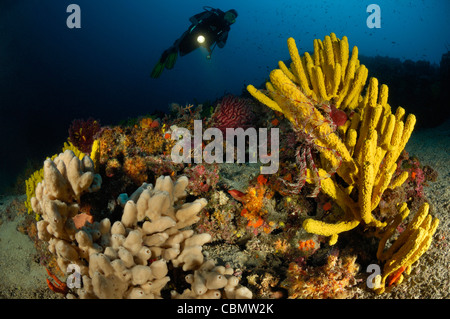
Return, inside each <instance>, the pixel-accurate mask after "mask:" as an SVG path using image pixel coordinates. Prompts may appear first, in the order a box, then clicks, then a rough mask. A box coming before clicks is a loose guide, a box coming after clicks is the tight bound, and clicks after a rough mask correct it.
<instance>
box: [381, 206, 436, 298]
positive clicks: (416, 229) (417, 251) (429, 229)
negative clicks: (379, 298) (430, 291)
mask: <svg viewBox="0 0 450 319" xmlns="http://www.w3.org/2000/svg"><path fill="white" fill-rule="evenodd" d="M429 208H430V206H429V204H428V203H424V204H423V205H422V206H421V207H420V209H419V211H418V212H417V213H416V214H415V216H414V218H413V219H412V220H411V221H410V222H409V223H408V226H407V227H406V229H405V230H404V231H403V232H402V233H401V234H400V236H399V237H398V238H397V240H396V241H395V242H394V243H393V244H392V245H391V246H390V247H389V248H388V249H387V250H385V249H384V248H385V245H386V243H387V241H388V240H389V238H390V237H391V236H392V235H393V233H394V231H395V228H396V227H397V226H398V225H399V224H400V222H401V221H402V220H403V219H404V218H406V216H407V215H408V213H409V210H408V208H407V206H406V203H404V204H403V205H402V206H401V207H400V209H399V215H397V216H396V217H395V220H394V221H393V223H392V225H390V226H389V227H387V229H386V231H385V234H384V235H383V237H382V239H381V240H380V243H379V246H378V252H377V258H378V259H379V260H380V261H382V262H384V267H383V275H382V277H381V282H380V286H379V287H378V288H377V289H376V292H377V293H382V292H384V291H385V289H386V285H387V286H388V287H389V286H391V285H393V284H398V283H400V282H401V281H402V280H403V272H404V273H405V274H409V273H410V272H411V268H412V265H413V264H414V263H415V262H416V261H417V260H419V258H420V257H421V256H422V255H423V254H424V253H425V252H426V251H427V250H428V248H429V247H430V245H431V241H432V239H433V235H434V233H435V232H436V229H437V227H438V225H439V219H437V218H434V219H433V217H432V216H431V215H429Z"/></svg>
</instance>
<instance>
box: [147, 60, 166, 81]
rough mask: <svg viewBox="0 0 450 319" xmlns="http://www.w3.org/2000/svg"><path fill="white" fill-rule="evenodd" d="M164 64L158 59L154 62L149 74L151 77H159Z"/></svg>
mask: <svg viewBox="0 0 450 319" xmlns="http://www.w3.org/2000/svg"><path fill="white" fill-rule="evenodd" d="M164 66H165V63H163V62H161V61H158V63H156V65H155V67H154V68H153V71H152V73H151V75H150V76H151V77H152V78H153V79H157V78H159V77H160V76H161V73H162V71H163V70H164Z"/></svg>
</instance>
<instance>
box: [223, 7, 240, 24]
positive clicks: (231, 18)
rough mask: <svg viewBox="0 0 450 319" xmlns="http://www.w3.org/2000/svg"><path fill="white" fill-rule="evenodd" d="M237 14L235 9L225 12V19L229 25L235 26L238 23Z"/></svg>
mask: <svg viewBox="0 0 450 319" xmlns="http://www.w3.org/2000/svg"><path fill="white" fill-rule="evenodd" d="M236 18H237V12H236V10H234V9H231V10H228V11H227V12H225V15H224V19H225V20H226V21H227V22H228V23H229V24H233V23H235V22H236Z"/></svg>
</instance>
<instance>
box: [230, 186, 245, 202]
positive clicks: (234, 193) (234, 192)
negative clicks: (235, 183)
mask: <svg viewBox="0 0 450 319" xmlns="http://www.w3.org/2000/svg"><path fill="white" fill-rule="evenodd" d="M228 193H229V194H230V195H231V196H233V198H234V199H235V200H238V201H240V202H241V201H242V200H243V197H244V196H245V193H243V192H241V191H238V190H237V189H232V190H229V191H228Z"/></svg>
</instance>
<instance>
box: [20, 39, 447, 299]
mask: <svg viewBox="0 0 450 319" xmlns="http://www.w3.org/2000/svg"><path fill="white" fill-rule="evenodd" d="M288 49H289V53H290V55H291V59H292V63H289V62H286V63H285V62H279V69H276V70H274V71H272V72H271V73H270V82H267V83H266V89H265V90H262V89H261V90H258V89H256V88H255V87H253V86H251V85H249V86H248V88H247V89H248V93H250V95H251V96H253V97H254V98H256V100H257V101H259V102H261V103H263V104H265V105H266V106H269V107H261V105H259V104H256V102H254V100H253V99H252V98H250V99H249V98H245V94H243V96H242V97H237V96H232V95H227V96H224V97H223V98H221V99H219V100H218V102H216V103H213V104H205V105H207V106H206V107H203V105H202V104H198V105H197V104H195V105H197V106H194V104H188V105H186V106H181V105H180V104H177V103H173V104H172V105H171V114H167V115H161V116H159V118H158V117H157V116H156V115H146V116H142V117H137V118H134V119H131V120H128V121H126V122H124V123H122V124H121V125H118V126H109V127H98V128H96V132H95V133H94V132H89V131H88V130H87V129H86V128H85V127H84V126H85V125H86V124H85V123H84V122H82V121H81V120H76V121H74V122H73V123H72V127H71V130H72V133H71V136H72V137H71V138H69V143H66V144H65V146H64V148H63V152H62V153H61V154H59V155H55V156H53V157H52V158H49V159H47V160H46V161H45V162H44V168H43V169H41V170H39V171H37V172H35V173H34V174H33V175H32V176H30V178H29V180H28V181H27V183H26V187H27V199H28V202H27V204H26V205H27V206H26V207H27V209H28V211H30V212H31V211H34V212H36V214H37V215H36V216H37V219H38V220H39V221H38V222H37V223H35V222H34V223H29V224H27V225H25V226H24V227H23V228H24V232H27V233H28V235H29V236H30V238H32V239H33V240H34V241H35V242H36V243H37V244H39V250H40V253H39V254H40V255H39V256H38V257H36V258H37V259H39V261H40V263H41V264H43V265H44V266H46V267H47V268H48V274H49V276H50V278H49V280H48V286H49V288H50V289H51V290H53V291H55V292H58V293H61V294H64V295H65V296H66V297H68V298H228V299H230V298H251V297H256V298H285V297H288V298H351V297H353V296H354V294H355V291H356V290H358V289H359V288H362V287H363V280H361V279H360V278H362V277H364V274H360V273H359V271H360V267H359V265H361V269H362V268H365V266H366V265H368V264H371V263H376V262H377V263H378V264H379V265H380V267H381V268H382V269H383V270H382V273H381V275H380V276H378V277H376V280H375V289H374V291H371V292H370V293H372V294H373V295H375V293H374V292H377V293H381V292H385V291H386V292H387V291H390V290H391V289H393V288H394V287H396V286H398V285H399V284H400V283H401V282H402V281H406V280H404V278H406V276H408V275H411V274H412V273H411V271H412V269H413V268H414V267H415V265H416V264H417V261H418V260H419V258H420V257H421V256H422V255H423V254H424V252H425V251H426V250H427V249H428V247H429V246H430V245H431V241H432V238H433V234H434V232H435V231H436V228H437V226H438V223H439V221H438V220H437V219H436V218H433V217H431V215H430V214H429V206H428V204H427V199H426V198H425V196H424V194H423V187H424V186H426V183H427V181H430V180H433V178H435V176H434V175H435V174H433V170H432V169H431V168H429V167H423V166H422V165H421V164H420V162H419V160H418V159H416V158H414V157H412V156H411V157H410V156H409V155H408V153H406V152H405V151H404V148H405V145H406V143H407V142H408V139H409V137H410V135H411V132H412V130H413V128H414V126H415V117H414V115H408V116H405V113H406V112H405V110H404V109H403V108H401V107H399V108H397V109H396V110H395V111H394V112H392V111H391V106H390V105H389V104H388V87H387V86H386V85H381V86H379V85H378V81H377V79H376V78H373V77H372V78H369V75H368V69H367V68H366V67H365V65H363V64H361V62H360V61H359V59H358V48H357V47H354V48H353V50H352V51H350V50H349V44H348V40H347V38H346V37H343V38H342V39H338V38H337V37H336V35H334V34H331V35H330V36H326V37H325V39H324V40H319V39H317V40H315V41H314V53H312V54H309V53H305V54H303V55H302V56H300V55H299V52H298V50H297V47H296V43H295V41H294V40H293V39H292V38H290V39H288ZM366 82H368V85H366ZM248 93H247V95H246V96H247V97H248ZM91 120H92V119H91ZM194 120H202V121H203V122H202V123H203V126H202V129H203V130H206V129H207V128H210V127H218V128H220V129H221V130H222V131H224V130H225V129H226V128H227V127H230V128H237V127H241V128H244V129H245V128H248V127H255V128H258V127H265V128H273V127H277V128H279V132H280V136H281V137H282V138H281V140H280V165H279V170H278V172H277V173H275V174H272V175H261V171H260V163H242V164H234V163H220V164H218V163H213V164H210V163H208V164H206V163H174V162H172V160H171V156H170V153H171V149H172V147H173V146H174V144H175V142H174V141H173V140H172V139H171V137H172V136H171V135H172V132H174V131H175V129H176V128H178V127H183V128H187V129H188V130H191V131H192V129H193V127H194ZM92 121H93V120H92ZM86 123H87V122H86ZM96 123H97V124H98V121H97V122H96ZM98 126H99V125H98ZM75 127H77V128H75ZM75 137H76V138H77V143H78V144H76V143H74V142H73V141H72V140H73V139H75ZM269 140H270V139H269ZM269 143H270V142H269ZM81 144H85V145H83V146H80V147H83V149H79V148H78V147H77V145H81ZM88 146H89V149H88ZM85 154H90V155H89V156H87V155H85ZM191 155H193V154H191ZM153 185H154V186H153ZM198 197H202V198H198ZM409 211H413V212H414V211H417V213H416V214H415V215H413V216H409V215H408V214H409ZM30 219H32V218H31V217H30ZM350 230H353V231H350ZM338 238H340V239H339V241H338ZM47 247H48V249H47ZM44 250H45V252H44ZM339 255H340V256H341V257H339ZM358 264H359V265H358ZM73 267H77V269H78V270H79V273H80V274H81V277H80V278H78V279H79V280H80V281H81V283H82V285H81V287H80V286H76V287H73V286H72V285H71V281H70V279H71V278H72V279H73V277H72V276H69V277H67V280H66V282H64V279H61V280H60V279H58V277H59V278H62V277H63V276H67V275H70V274H71V272H70V270H71V269H73ZM357 275H359V277H358V279H356V278H357ZM244 286H247V287H248V288H246V287H244ZM356 286H357V287H358V288H356Z"/></svg>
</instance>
